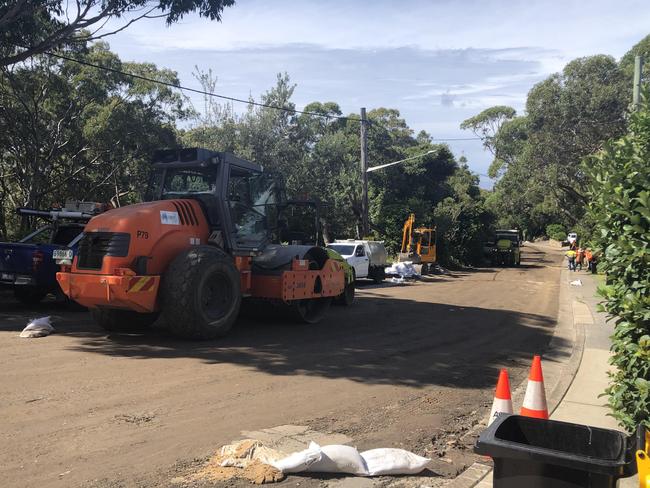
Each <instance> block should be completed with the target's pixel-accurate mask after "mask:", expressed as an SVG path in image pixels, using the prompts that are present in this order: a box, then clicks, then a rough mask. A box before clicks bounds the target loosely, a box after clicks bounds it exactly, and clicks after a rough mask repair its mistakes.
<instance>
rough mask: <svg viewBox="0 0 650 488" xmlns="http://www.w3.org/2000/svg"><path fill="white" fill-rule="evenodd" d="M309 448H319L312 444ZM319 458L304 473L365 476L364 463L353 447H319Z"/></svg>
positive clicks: (366, 472)
mask: <svg viewBox="0 0 650 488" xmlns="http://www.w3.org/2000/svg"><path fill="white" fill-rule="evenodd" d="M309 447H310V448H312V447H314V448H317V447H319V446H318V444H316V443H315V442H312V443H311V444H310V446H309ZM320 451H321V458H320V460H318V461H316V462H315V463H313V464H311V465H309V466H308V467H307V469H306V471H309V472H311V473H348V474H356V475H359V476H367V474H368V470H367V469H366V463H365V462H364V460H363V458H362V457H361V455H360V454H359V451H357V450H356V448H354V447H350V446H344V445H340V444H331V445H329V446H323V447H320Z"/></svg>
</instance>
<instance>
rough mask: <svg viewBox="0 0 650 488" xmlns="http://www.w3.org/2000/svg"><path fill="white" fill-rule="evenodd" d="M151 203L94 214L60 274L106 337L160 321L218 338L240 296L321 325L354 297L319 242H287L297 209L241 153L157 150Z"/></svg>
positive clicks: (183, 332) (180, 331)
mask: <svg viewBox="0 0 650 488" xmlns="http://www.w3.org/2000/svg"><path fill="white" fill-rule="evenodd" d="M152 166H153V176H152V179H151V184H150V188H149V190H148V193H149V197H148V198H147V200H148V201H147V202H145V203H139V204H136V205H129V206H126V207H121V208H117V209H113V210H110V211H108V212H105V213H103V214H101V215H98V216H97V217H94V218H93V219H92V220H90V222H89V223H88V224H87V225H86V227H85V229H84V236H83V237H82V239H81V241H80V243H79V251H78V255H77V256H76V257H75V258H74V261H73V262H72V265H71V266H67V267H63V268H62V270H61V272H59V273H58V274H57V279H58V281H59V284H60V285H61V288H62V289H63V291H64V292H65V294H66V295H68V296H69V297H70V298H71V299H73V300H75V301H77V302H79V303H80V304H82V305H84V306H86V307H88V308H89V309H90V310H91V312H92V314H93V317H94V318H95V320H96V321H97V322H98V323H99V324H100V325H101V326H102V327H104V328H105V329H107V330H117V329H129V328H134V327H142V326H147V325H150V324H151V323H153V322H154V321H155V320H156V319H157V318H158V316H159V315H161V318H162V319H163V321H164V323H165V325H166V326H167V327H168V328H169V329H170V331H172V332H173V333H175V334H176V335H178V336H182V337H188V338H196V339H211V338H216V337H218V336H222V335H225V334H226V333H227V332H228V331H229V330H230V328H231V327H232V325H233V324H234V322H235V320H236V318H237V315H238V314H239V310H240V307H241V304H242V299H249V298H250V299H253V298H255V299H260V300H263V301H265V302H269V303H271V304H273V305H283V306H286V307H289V308H291V310H292V311H293V313H294V315H295V316H297V317H298V318H299V319H300V320H302V321H306V322H316V321H318V320H319V319H320V318H321V317H322V315H323V312H324V311H325V310H326V309H327V307H328V306H329V304H330V301H331V299H332V298H333V297H339V296H341V294H342V293H343V291H344V287H345V277H344V265H343V262H342V259H341V260H340V261H339V260H337V259H336V258H334V257H332V256H331V255H330V254H328V253H327V251H326V250H325V249H323V248H321V247H318V246H315V245H300V244H294V245H282V244H280V243H279V242H278V239H277V237H275V236H276V233H277V232H276V231H277V229H278V228H280V227H281V226H280V225H279V223H278V216H279V215H281V212H282V209H283V208H285V207H286V206H287V205H289V203H287V201H286V200H285V199H284V197H283V192H282V191H281V190H280V188H279V185H277V184H276V182H275V181H274V180H273V179H272V178H270V177H268V176H267V175H265V174H264V173H263V171H262V168H261V167H260V166H258V165H256V164H254V163H251V162H249V161H245V160H243V159H240V158H238V157H236V156H234V155H233V154H230V153H223V152H213V151H208V150H206V149H199V148H190V149H181V150H164V151H158V152H157V153H156V154H155V156H154V162H153V165H152Z"/></svg>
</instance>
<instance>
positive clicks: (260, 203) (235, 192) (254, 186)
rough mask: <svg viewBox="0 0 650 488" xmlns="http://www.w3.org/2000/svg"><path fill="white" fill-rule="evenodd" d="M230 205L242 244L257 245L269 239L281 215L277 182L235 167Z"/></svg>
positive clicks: (253, 246) (246, 245)
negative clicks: (275, 222)
mask: <svg viewBox="0 0 650 488" xmlns="http://www.w3.org/2000/svg"><path fill="white" fill-rule="evenodd" d="M228 205H229V207H230V214H231V217H232V221H233V224H234V225H235V240H236V242H237V245H238V246H239V247H245V248H257V247H259V246H260V245H261V244H262V243H263V242H265V241H266V240H268V238H269V234H270V232H269V229H270V227H271V225H270V223H271V222H273V221H274V219H275V217H276V214H277V206H278V199H277V192H276V188H275V182H274V181H273V180H272V179H270V178H268V177H266V175H263V174H259V173H251V172H249V171H246V170H240V169H239V168H236V167H233V168H231V172H230V178H229V179H228Z"/></svg>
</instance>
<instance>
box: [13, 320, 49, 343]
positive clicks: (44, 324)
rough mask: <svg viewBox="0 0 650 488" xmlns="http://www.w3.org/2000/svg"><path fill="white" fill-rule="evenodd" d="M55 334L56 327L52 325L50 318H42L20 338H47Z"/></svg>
mask: <svg viewBox="0 0 650 488" xmlns="http://www.w3.org/2000/svg"><path fill="white" fill-rule="evenodd" d="M52 332H54V327H52V324H51V323H50V317H49V316H48V317H41V318H40V319H34V320H32V321H31V322H30V323H29V324H27V327H25V328H24V329H23V331H22V332H21V333H20V337H24V338H27V339H31V338H33V337H45V336H48V335H50V334H51V333H52Z"/></svg>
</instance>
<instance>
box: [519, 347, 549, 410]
mask: <svg viewBox="0 0 650 488" xmlns="http://www.w3.org/2000/svg"><path fill="white" fill-rule="evenodd" d="M520 413H521V415H525V416H526V417H535V418H538V419H548V407H547V406H546V393H545V392H544V377H543V376H542V359H541V358H540V357H539V356H535V357H533V364H532V366H531V367H530V375H529V376H528V386H527V387H526V395H525V396H524V404H523V405H522V407H521V412H520Z"/></svg>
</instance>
